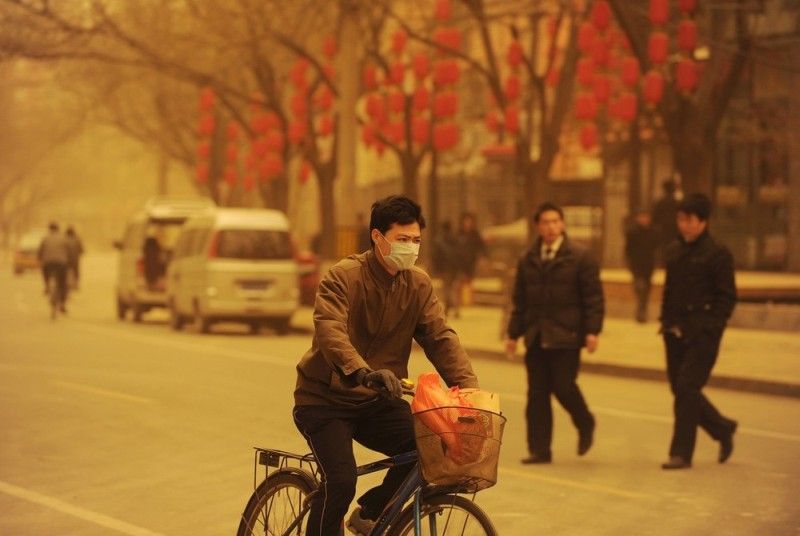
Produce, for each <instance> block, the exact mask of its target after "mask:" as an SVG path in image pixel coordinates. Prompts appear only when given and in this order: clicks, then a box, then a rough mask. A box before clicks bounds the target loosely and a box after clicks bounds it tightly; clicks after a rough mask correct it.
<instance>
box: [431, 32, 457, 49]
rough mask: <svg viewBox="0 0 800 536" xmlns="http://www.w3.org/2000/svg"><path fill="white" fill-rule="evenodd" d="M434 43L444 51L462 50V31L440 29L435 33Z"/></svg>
mask: <svg viewBox="0 0 800 536" xmlns="http://www.w3.org/2000/svg"><path fill="white" fill-rule="evenodd" d="M433 42H434V43H436V44H437V45H439V46H440V47H442V48H444V49H451V50H458V49H460V48H461V30H459V29H458V28H438V29H436V30H435V31H434V32H433Z"/></svg>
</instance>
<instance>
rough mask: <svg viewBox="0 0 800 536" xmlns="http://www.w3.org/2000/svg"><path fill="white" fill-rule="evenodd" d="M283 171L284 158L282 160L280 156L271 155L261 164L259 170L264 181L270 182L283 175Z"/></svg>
mask: <svg viewBox="0 0 800 536" xmlns="http://www.w3.org/2000/svg"><path fill="white" fill-rule="evenodd" d="M283 170H284V166H283V158H281V157H280V155H278V154H275V153H269V154H268V155H267V156H266V157H265V158H264V161H263V162H261V167H260V168H259V170H258V174H259V175H260V176H261V180H262V181H268V180H270V179H274V178H275V177H277V176H279V175H281V174H282V173H283Z"/></svg>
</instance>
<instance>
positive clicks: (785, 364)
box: [292, 307, 800, 398]
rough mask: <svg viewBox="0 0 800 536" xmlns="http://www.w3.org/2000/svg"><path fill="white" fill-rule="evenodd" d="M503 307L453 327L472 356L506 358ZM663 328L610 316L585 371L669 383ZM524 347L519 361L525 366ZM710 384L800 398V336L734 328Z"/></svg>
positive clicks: (304, 320) (465, 313) (308, 321)
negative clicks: (667, 379) (659, 329)
mask: <svg viewBox="0 0 800 536" xmlns="http://www.w3.org/2000/svg"><path fill="white" fill-rule="evenodd" d="M501 315H502V310H501V308H499V307H465V308H463V309H462V310H461V316H460V318H458V319H451V320H450V324H451V325H452V326H453V328H454V329H455V330H456V332H457V333H458V336H459V338H460V339H461V342H462V344H463V345H464V347H465V348H466V349H467V351H468V352H469V354H470V355H471V356H472V357H475V358H480V359H498V360H506V359H507V358H506V356H505V353H504V351H503V346H504V341H503V339H502V338H501V326H500V323H501ZM292 323H293V324H294V325H295V326H296V327H298V328H301V329H306V330H309V332H310V330H313V321H312V311H311V308H308V307H304V308H302V309H301V310H300V311H298V312H297V314H295V316H294V319H293V322H292ZM657 331H658V324H656V323H655V322H650V323H647V324H638V323H636V322H634V321H633V320H622V319H618V318H606V320H605V325H604V328H603V333H602V334H601V335H600V347H599V349H598V350H597V352H595V353H594V354H589V353H587V352H586V351H584V352H583V355H582V361H581V370H582V372H585V373H593V374H605V375H610V376H622V377H630V378H640V379H646V380H656V381H666V372H665V362H664V348H663V343H662V340H661V337H660V336H659V335H658V334H657ZM523 355H524V347H523V344H521V343H520V344H519V345H518V352H517V355H516V356H515V361H517V362H519V363H520V364H521V363H522V360H523ZM709 385H711V386H714V387H719V388H723V389H732V390H737V391H748V392H755V393H763V394H771V395H780V396H790V397H796V398H800V334H795V333H789V332H775V331H759V330H752V329H741V328H728V329H727V330H726V331H725V336H724V337H723V339H722V347H721V349H720V354H719V358H718V359H717V364H716V366H715V367H714V371H713V373H712V376H711V380H710V381H709Z"/></svg>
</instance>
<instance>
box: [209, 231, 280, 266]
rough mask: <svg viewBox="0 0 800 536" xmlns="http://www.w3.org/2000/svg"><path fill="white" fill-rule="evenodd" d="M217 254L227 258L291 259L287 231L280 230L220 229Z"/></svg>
mask: <svg viewBox="0 0 800 536" xmlns="http://www.w3.org/2000/svg"><path fill="white" fill-rule="evenodd" d="M217 240H218V241H217V256H218V257H221V258H227V259H258V260H266V259H291V258H292V245H291V241H290V240H289V233H286V232H281V231H264V230H245V229H229V230H225V231H220V232H219V236H218V238H217Z"/></svg>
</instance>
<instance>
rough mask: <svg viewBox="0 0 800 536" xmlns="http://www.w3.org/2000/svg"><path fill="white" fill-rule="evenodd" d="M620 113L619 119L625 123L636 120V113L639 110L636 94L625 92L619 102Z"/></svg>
mask: <svg viewBox="0 0 800 536" xmlns="http://www.w3.org/2000/svg"><path fill="white" fill-rule="evenodd" d="M618 106H619V109H618V113H619V118H620V119H622V120H623V121H625V122H631V121H633V120H634V119H636V113H637V109H638V101H637V100H636V94H635V93H633V92H631V91H625V92H624V93H622V95H620V97H619V102H618Z"/></svg>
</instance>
